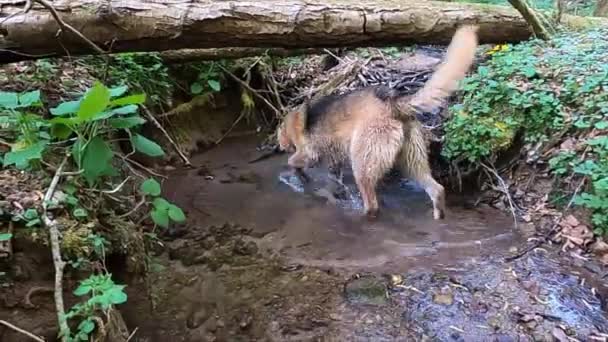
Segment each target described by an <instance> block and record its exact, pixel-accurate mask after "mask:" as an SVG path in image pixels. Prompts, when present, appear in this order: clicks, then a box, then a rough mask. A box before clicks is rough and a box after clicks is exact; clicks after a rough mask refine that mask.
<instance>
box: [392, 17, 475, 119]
mask: <svg viewBox="0 0 608 342" xmlns="http://www.w3.org/2000/svg"><path fill="white" fill-rule="evenodd" d="M477 29H478V27H477V26H469V25H467V26H462V27H460V28H459V29H458V30H456V33H454V36H453V37H452V42H451V43H450V45H449V46H448V49H447V53H446V57H445V60H444V61H443V63H442V64H441V65H440V66H439V67H438V68H437V70H436V71H435V73H434V74H433V76H432V77H431V79H430V80H428V81H427V82H426V84H425V85H424V87H423V88H422V89H420V90H419V91H418V92H416V93H415V94H414V95H412V96H411V97H409V98H408V99H407V100H406V101H407V103H403V104H400V106H399V107H400V109H401V110H399V111H398V112H400V114H399V116H410V115H413V114H414V113H415V112H416V111H422V112H429V111H431V110H433V109H435V108H436V107H438V106H439V105H441V103H442V102H443V101H444V100H445V99H446V98H447V97H449V96H450V95H451V94H452V93H453V92H454V91H456V89H457V88H458V83H459V82H460V81H461V80H462V79H463V78H464V77H465V75H466V73H467V72H468V71H469V69H470V68H471V65H472V64H473V60H474V59H475V49H476V48H477V44H478V39H477ZM404 100H405V99H404ZM406 101H403V102H406ZM400 102H401V101H400ZM404 105H405V106H404ZM403 107H405V108H403Z"/></svg>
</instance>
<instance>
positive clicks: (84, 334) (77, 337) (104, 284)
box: [61, 274, 127, 341]
mask: <svg viewBox="0 0 608 342" xmlns="http://www.w3.org/2000/svg"><path fill="white" fill-rule="evenodd" d="M124 288H125V285H117V284H115V283H114V281H113V280H112V275H111V274H100V275H91V276H89V277H88V278H87V279H85V280H83V281H81V282H80V285H79V286H78V288H76V290H74V295H76V296H78V297H83V296H85V295H88V296H89V298H88V299H87V300H86V301H84V302H81V303H78V304H76V305H74V306H73V307H72V308H71V309H70V310H69V311H68V312H67V313H66V314H65V317H64V319H65V320H69V319H73V318H80V319H81V321H80V323H79V324H78V327H77V331H76V333H75V334H72V332H71V331H62V332H61V336H67V340H68V341H88V340H89V336H90V334H91V333H92V332H93V330H95V317H96V316H97V311H102V312H103V313H105V314H107V313H108V311H109V310H110V309H111V307H112V306H113V305H118V304H123V303H125V302H126V301H127V294H126V293H125V292H124Z"/></svg>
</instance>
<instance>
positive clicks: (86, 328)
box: [78, 319, 95, 334]
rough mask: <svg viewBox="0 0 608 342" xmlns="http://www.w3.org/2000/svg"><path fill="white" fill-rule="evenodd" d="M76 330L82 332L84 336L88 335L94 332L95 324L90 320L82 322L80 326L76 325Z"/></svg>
mask: <svg viewBox="0 0 608 342" xmlns="http://www.w3.org/2000/svg"><path fill="white" fill-rule="evenodd" d="M78 330H80V331H82V332H84V333H85V334H90V333H91V332H93V330H95V323H93V321H92V320H90V319H87V320H85V321H82V322H80V324H78Z"/></svg>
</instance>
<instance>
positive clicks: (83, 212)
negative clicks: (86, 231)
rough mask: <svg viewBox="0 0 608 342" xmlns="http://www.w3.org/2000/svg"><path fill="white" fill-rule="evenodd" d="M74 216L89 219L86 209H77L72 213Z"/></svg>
mask: <svg viewBox="0 0 608 342" xmlns="http://www.w3.org/2000/svg"><path fill="white" fill-rule="evenodd" d="M72 214H73V215H74V217H78V218H83V217H87V215H88V214H87V211H86V210H85V209H84V208H76V209H74V212H72Z"/></svg>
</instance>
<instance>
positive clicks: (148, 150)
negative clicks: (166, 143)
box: [131, 134, 165, 157]
mask: <svg viewBox="0 0 608 342" xmlns="http://www.w3.org/2000/svg"><path fill="white" fill-rule="evenodd" d="M131 144H132V145H133V148H134V149H135V150H136V151H139V152H141V153H143V154H145V155H148V156H150V157H162V156H164V155H165V152H164V151H163V149H162V148H161V147H160V146H159V145H158V144H157V143H155V142H154V141H152V140H150V139H148V138H146V137H144V136H143V135H140V134H133V135H132V136H131Z"/></svg>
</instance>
